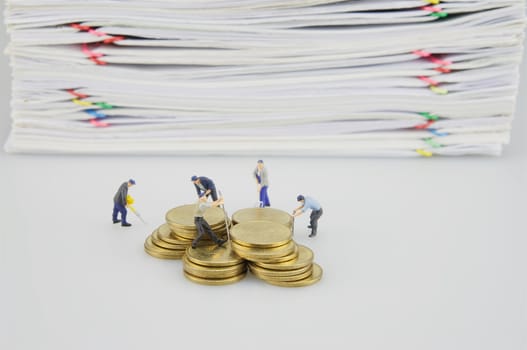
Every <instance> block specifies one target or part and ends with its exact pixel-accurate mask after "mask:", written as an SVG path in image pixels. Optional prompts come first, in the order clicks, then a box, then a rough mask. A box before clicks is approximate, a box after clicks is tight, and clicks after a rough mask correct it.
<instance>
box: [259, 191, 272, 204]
mask: <svg viewBox="0 0 527 350" xmlns="http://www.w3.org/2000/svg"><path fill="white" fill-rule="evenodd" d="M260 202H261V203H262V207H270V206H271V202H270V201H269V195H268V194H267V186H263V187H262V188H261V189H260Z"/></svg>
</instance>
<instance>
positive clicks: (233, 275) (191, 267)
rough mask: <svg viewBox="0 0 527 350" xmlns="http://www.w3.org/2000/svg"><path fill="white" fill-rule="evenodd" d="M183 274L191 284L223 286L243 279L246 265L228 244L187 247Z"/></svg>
mask: <svg viewBox="0 0 527 350" xmlns="http://www.w3.org/2000/svg"><path fill="white" fill-rule="evenodd" d="M183 273H184V275H185V277H187V278H188V279H189V280H191V281H192V282H196V283H200V284H206V285H215V286H217V285H225V284H230V283H234V282H238V281H240V280H241V279H242V278H244V277H245V275H246V274H247V263H246V262H245V261H244V260H243V259H242V258H240V257H239V256H238V255H236V254H235V253H234V252H233V250H232V247H231V244H230V242H227V243H225V244H224V245H222V246H221V247H218V246H201V247H197V248H195V249H194V248H190V247H189V248H187V252H186V255H185V256H184V257H183Z"/></svg>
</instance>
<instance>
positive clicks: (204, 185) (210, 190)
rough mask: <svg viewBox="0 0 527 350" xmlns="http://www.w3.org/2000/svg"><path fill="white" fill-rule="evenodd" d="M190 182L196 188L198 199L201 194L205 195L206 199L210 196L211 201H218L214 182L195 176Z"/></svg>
mask: <svg viewBox="0 0 527 350" xmlns="http://www.w3.org/2000/svg"><path fill="white" fill-rule="evenodd" d="M190 180H191V181H192V182H193V183H194V186H195V187H196V193H197V194H198V198H200V197H201V195H202V194H205V196H206V197H208V196H212V200H213V201H217V200H218V194H217V193H216V185H214V181H212V180H211V179H209V178H208V177H205V176H196V175H193V176H192V177H191V178H190Z"/></svg>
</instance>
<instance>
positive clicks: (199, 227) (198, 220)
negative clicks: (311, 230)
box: [192, 217, 205, 248]
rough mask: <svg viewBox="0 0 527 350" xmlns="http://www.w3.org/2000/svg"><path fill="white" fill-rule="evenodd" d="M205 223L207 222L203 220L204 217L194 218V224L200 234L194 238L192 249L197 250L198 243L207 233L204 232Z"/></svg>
mask: <svg viewBox="0 0 527 350" xmlns="http://www.w3.org/2000/svg"><path fill="white" fill-rule="evenodd" d="M203 222H205V220H203V218H202V217H195V218H194V224H195V225H196V230H197V231H198V234H197V236H196V238H194V240H193V241H192V248H196V246H197V245H198V242H199V241H200V240H201V237H203V234H204V233H205V232H204V230H203Z"/></svg>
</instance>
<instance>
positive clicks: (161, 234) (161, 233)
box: [152, 223, 189, 246]
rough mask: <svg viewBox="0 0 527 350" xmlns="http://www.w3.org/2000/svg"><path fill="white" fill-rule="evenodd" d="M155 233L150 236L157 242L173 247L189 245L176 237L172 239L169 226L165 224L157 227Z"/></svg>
mask: <svg viewBox="0 0 527 350" xmlns="http://www.w3.org/2000/svg"><path fill="white" fill-rule="evenodd" d="M156 231H157V232H156ZM156 231H154V233H153V234H152V236H153V238H155V239H157V240H162V241H165V242H166V243H170V244H174V245H182V246H187V245H188V244H189V242H188V241H186V240H181V239H179V238H178V237H174V236H173V235H172V230H171V229H170V226H168V224H166V223H165V224H162V225H161V226H159V227H158V228H157V230H156Z"/></svg>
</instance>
